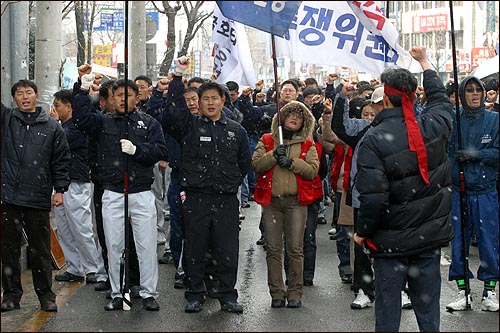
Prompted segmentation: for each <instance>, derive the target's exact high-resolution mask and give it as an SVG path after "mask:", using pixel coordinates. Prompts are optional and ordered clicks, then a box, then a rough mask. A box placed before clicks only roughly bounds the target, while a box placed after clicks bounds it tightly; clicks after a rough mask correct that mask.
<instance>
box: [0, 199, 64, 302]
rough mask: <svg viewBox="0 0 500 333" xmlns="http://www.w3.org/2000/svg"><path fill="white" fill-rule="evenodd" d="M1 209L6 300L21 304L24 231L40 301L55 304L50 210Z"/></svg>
mask: <svg viewBox="0 0 500 333" xmlns="http://www.w3.org/2000/svg"><path fill="white" fill-rule="evenodd" d="M1 208H2V287H3V299H4V300H12V301H14V302H15V303H19V301H20V300H21V297H22V295H23V287H22V285H21V263H20V258H21V241H22V238H23V234H22V229H23V228H24V231H25V232H26V237H27V240H28V245H29V258H30V263H31V273H32V276H33V285H34V287H35V292H36V294H37V296H38V299H39V300H40V302H43V301H49V300H50V301H55V300H56V295H55V294H54V293H53V292H52V258H51V252H50V218H49V211H48V210H43V209H36V208H27V207H21V206H17V205H11V204H1Z"/></svg>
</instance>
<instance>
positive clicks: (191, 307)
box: [184, 301, 202, 313]
mask: <svg viewBox="0 0 500 333" xmlns="http://www.w3.org/2000/svg"><path fill="white" fill-rule="evenodd" d="M201 309H202V307H201V303H200V302H199V301H189V302H188V304H186V307H185V308H184V312H188V313H190V312H200V311H201Z"/></svg>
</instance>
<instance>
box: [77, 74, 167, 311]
mask: <svg viewBox="0 0 500 333" xmlns="http://www.w3.org/2000/svg"><path fill="white" fill-rule="evenodd" d="M92 76H93V74H85V75H83V76H82V78H81V80H82V88H80V89H78V90H76V87H75V91H74V93H75V96H74V98H73V118H74V121H75V126H76V127H77V128H78V129H79V130H81V131H83V132H85V133H87V134H88V135H89V136H91V137H94V138H96V140H97V142H98V156H99V161H98V168H99V171H100V175H101V176H102V184H103V188H104V194H103V197H102V211H103V226H104V234H105V238H106V246H107V249H108V259H109V260H108V261H109V278H110V282H111V289H112V292H111V297H112V298H113V300H112V301H111V302H110V303H109V304H107V305H106V306H105V310H107V311H113V310H121V309H122V308H123V303H124V301H123V296H122V293H121V292H120V286H121V281H120V256H121V253H122V251H123V248H124V240H125V239H124V233H125V232H124V224H123V221H124V212H125V210H124V204H125V203H124V190H125V185H126V184H125V183H124V177H123V175H124V168H125V165H124V163H123V161H124V157H125V154H127V155H129V163H128V174H129V184H128V194H127V196H128V207H129V214H130V215H129V216H130V218H131V226H132V229H133V235H134V241H135V246H136V251H137V256H138V258H139V271H140V284H141V290H140V292H139V294H140V296H141V298H142V302H143V308H144V309H145V310H147V311H157V310H159V308H160V307H159V305H158V303H157V302H156V299H157V297H158V291H157V283H158V264H157V262H156V246H157V228H156V207H155V203H154V195H153V194H152V192H151V184H152V183H153V166H154V164H155V163H157V162H158V161H160V160H164V159H165V151H166V150H167V147H166V145H165V138H164V135H163V131H162V129H161V126H160V124H159V123H158V122H157V121H156V120H155V119H153V118H152V117H150V116H149V115H147V114H145V113H142V112H138V111H137V110H136V108H135V105H136V104H137V102H138V99H139V98H138V93H139V88H138V87H137V85H136V84H135V82H133V81H132V80H127V81H126V80H118V81H117V82H116V83H115V85H114V86H113V97H114V102H115V110H116V112H115V113H113V114H97V113H91V112H90V110H91V108H92V106H91V101H90V98H89V96H88V90H87V89H85V85H84V84H83V83H84V82H86V81H88V80H90V79H91V78H92ZM125 89H127V90H128V91H127V95H128V103H127V104H128V105H127V106H128V109H127V110H125V95H126V94H125ZM125 112H128V113H129V114H128V116H127V118H125V115H124V113H125ZM124 118H125V119H128V122H129V124H128V127H129V131H128V139H125V138H124V137H125V126H124Z"/></svg>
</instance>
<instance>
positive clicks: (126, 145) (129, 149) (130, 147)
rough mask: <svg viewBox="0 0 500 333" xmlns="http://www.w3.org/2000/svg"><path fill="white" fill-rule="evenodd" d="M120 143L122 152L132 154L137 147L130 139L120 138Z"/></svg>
mask: <svg viewBox="0 0 500 333" xmlns="http://www.w3.org/2000/svg"><path fill="white" fill-rule="evenodd" d="M120 143H121V144H122V152H124V153H125V154H129V155H132V156H134V154H135V150H136V149H137V147H136V146H134V144H133V143H132V142H131V141H130V140H127V139H121V140H120Z"/></svg>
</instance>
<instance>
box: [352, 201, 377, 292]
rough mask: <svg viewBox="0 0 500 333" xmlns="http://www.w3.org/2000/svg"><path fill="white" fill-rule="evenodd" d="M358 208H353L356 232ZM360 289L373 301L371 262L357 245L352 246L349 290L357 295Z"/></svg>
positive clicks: (373, 289)
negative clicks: (352, 256)
mask: <svg viewBox="0 0 500 333" xmlns="http://www.w3.org/2000/svg"><path fill="white" fill-rule="evenodd" d="M358 211H359V209H358V208H354V230H355V231H356V230H357V229H356V223H357V217H358ZM359 289H362V290H363V292H364V293H365V295H367V296H368V297H369V298H370V299H371V300H372V301H373V300H374V299H375V285H374V282H373V268H372V262H371V260H370V257H369V256H368V254H366V253H365V252H364V251H363V248H362V247H361V246H359V245H358V244H354V274H353V280H352V286H351V290H353V291H354V293H356V294H357V293H358V290H359Z"/></svg>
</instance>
